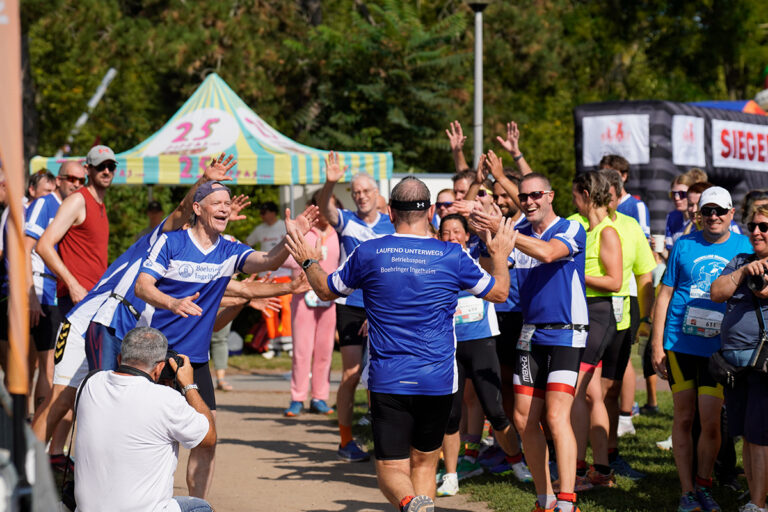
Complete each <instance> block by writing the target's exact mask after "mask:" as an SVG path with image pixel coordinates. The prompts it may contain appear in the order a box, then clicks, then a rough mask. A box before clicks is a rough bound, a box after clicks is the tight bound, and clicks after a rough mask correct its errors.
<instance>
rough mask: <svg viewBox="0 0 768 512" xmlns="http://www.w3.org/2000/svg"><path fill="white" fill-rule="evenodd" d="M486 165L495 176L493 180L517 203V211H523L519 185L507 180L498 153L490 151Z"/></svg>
mask: <svg viewBox="0 0 768 512" xmlns="http://www.w3.org/2000/svg"><path fill="white" fill-rule="evenodd" d="M485 165H486V166H487V167H488V170H489V171H490V173H491V174H492V175H493V179H495V180H496V183H498V184H499V185H501V188H503V189H504V192H506V193H507V195H508V196H509V197H510V198H511V199H512V201H513V202H514V203H515V206H517V209H518V210H522V207H523V206H522V205H521V204H520V198H519V197H518V194H519V192H520V190H519V189H518V187H517V184H515V182H514V181H512V180H510V179H509V178H507V175H506V174H504V164H503V162H502V161H501V158H499V157H498V156H496V153H494V152H493V151H491V150H489V151H488V156H487V157H486V158H485Z"/></svg>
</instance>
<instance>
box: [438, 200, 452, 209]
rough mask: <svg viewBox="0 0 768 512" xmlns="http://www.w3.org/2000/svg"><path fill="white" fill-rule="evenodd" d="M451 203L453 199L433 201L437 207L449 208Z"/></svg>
mask: <svg viewBox="0 0 768 512" xmlns="http://www.w3.org/2000/svg"><path fill="white" fill-rule="evenodd" d="M452 204H453V201H440V202H437V203H435V207H437V208H450V207H451V205H452Z"/></svg>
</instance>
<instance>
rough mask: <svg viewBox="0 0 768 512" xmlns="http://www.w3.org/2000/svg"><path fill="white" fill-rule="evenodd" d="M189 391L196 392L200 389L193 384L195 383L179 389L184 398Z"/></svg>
mask: <svg viewBox="0 0 768 512" xmlns="http://www.w3.org/2000/svg"><path fill="white" fill-rule="evenodd" d="M190 389H197V390H199V389H200V388H198V387H197V384H195V383H192V384H187V385H186V386H184V387H183V388H181V394H182V395H184V396H187V391H189V390H190Z"/></svg>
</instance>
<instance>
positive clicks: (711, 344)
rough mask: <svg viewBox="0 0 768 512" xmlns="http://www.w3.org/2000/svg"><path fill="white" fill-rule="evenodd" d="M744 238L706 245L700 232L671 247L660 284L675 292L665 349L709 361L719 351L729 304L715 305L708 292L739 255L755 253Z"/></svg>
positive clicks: (667, 324) (682, 238)
mask: <svg viewBox="0 0 768 512" xmlns="http://www.w3.org/2000/svg"><path fill="white" fill-rule="evenodd" d="M752 252H753V251H752V245H751V244H750V243H749V239H748V238H747V237H746V236H744V235H738V234H736V233H730V236H729V237H728V239H727V240H726V241H725V242H722V243H719V244H713V243H710V242H707V241H706V239H705V238H704V235H703V233H702V232H700V231H697V232H695V233H691V234H688V235H685V236H682V237H680V238H679V239H678V240H677V242H676V243H675V245H674V246H673V247H672V252H671V253H670V255H669V261H668V262H667V271H666V273H665V274H664V277H663V278H662V280H661V282H662V284H665V285H667V286H671V287H672V288H674V291H673V293H672V299H671V300H670V302H669V308H668V309H667V321H666V324H665V326H664V349H666V350H672V351H674V352H681V353H684V354H692V355H696V356H703V357H709V356H711V355H712V354H713V353H714V352H715V351H716V350H718V349H719V348H720V327H721V322H722V320H723V313H725V309H726V304H725V303H720V304H718V303H716V302H712V300H710V298H709V288H710V286H712V283H713V282H714V280H715V279H717V278H718V276H720V273H721V272H722V271H723V269H724V268H725V266H726V265H727V264H728V262H729V261H731V260H732V259H733V258H734V257H735V256H736V255H737V254H739V253H752Z"/></svg>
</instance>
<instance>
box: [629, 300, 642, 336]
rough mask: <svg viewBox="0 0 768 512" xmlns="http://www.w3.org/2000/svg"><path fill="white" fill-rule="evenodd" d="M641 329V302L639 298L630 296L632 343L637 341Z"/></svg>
mask: <svg viewBox="0 0 768 512" xmlns="http://www.w3.org/2000/svg"><path fill="white" fill-rule="evenodd" d="M639 328H640V301H639V300H638V299H637V297H633V296H632V295H630V296H629V330H630V331H631V332H630V334H631V335H632V338H631V339H632V343H634V342H635V340H636V339H637V330H638V329H639Z"/></svg>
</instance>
